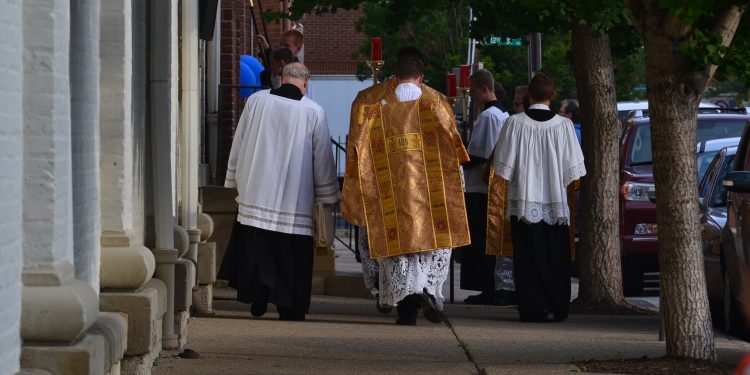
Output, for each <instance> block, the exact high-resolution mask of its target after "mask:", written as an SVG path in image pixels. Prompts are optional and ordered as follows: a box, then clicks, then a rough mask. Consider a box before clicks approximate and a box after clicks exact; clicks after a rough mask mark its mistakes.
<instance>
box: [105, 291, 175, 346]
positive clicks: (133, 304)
mask: <svg viewBox="0 0 750 375" xmlns="http://www.w3.org/2000/svg"><path fill="white" fill-rule="evenodd" d="M99 298H100V309H101V310H102V311H112V312H122V313H124V314H126V315H127V317H128V339H127V350H126V351H125V355H128V356H133V355H142V354H150V353H152V352H153V351H156V352H157V353H158V351H157V350H155V349H157V348H158V349H159V350H160V349H161V329H160V328H161V316H160V315H159V314H158V313H159V296H158V292H157V290H156V289H152V288H143V289H141V290H140V291H137V292H121V293H120V292H102V293H101V294H100V297H99Z"/></svg>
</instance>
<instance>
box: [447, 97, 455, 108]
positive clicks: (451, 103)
mask: <svg viewBox="0 0 750 375" xmlns="http://www.w3.org/2000/svg"><path fill="white" fill-rule="evenodd" d="M445 99H446V100H448V104H450V105H451V108H453V107H455V106H456V102H458V96H446V97H445Z"/></svg>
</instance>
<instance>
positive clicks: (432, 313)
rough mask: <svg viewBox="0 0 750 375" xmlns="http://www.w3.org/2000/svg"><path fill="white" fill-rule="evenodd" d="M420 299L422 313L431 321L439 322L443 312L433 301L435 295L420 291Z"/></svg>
mask: <svg viewBox="0 0 750 375" xmlns="http://www.w3.org/2000/svg"><path fill="white" fill-rule="evenodd" d="M420 297H421V298H422V300H421V301H420V304H421V307H422V315H424V318H425V319H427V320H428V321H429V322H431V323H440V322H442V321H443V314H442V313H441V312H440V310H438V308H437V305H436V303H435V297H433V296H432V295H431V294H429V293H427V292H422V294H421V295H420Z"/></svg>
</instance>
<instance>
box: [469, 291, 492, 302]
mask: <svg viewBox="0 0 750 375" xmlns="http://www.w3.org/2000/svg"><path fill="white" fill-rule="evenodd" d="M464 303H465V304H467V305H494V304H495V294H494V293H488V292H482V293H480V294H477V295H474V296H468V297H466V299H464Z"/></svg>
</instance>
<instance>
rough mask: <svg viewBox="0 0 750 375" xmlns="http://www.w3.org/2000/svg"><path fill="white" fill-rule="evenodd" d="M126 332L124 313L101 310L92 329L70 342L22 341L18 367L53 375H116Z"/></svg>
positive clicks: (117, 374)
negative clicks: (63, 343)
mask: <svg viewBox="0 0 750 375" xmlns="http://www.w3.org/2000/svg"><path fill="white" fill-rule="evenodd" d="M126 332H127V321H126V318H125V317H124V316H122V315H119V314H109V313H101V314H99V318H98V319H97V320H96V322H95V323H94V325H93V326H92V328H91V329H90V330H88V331H86V333H85V334H84V335H83V337H82V338H81V339H80V340H78V341H76V342H75V343H73V344H70V345H59V344H56V345H50V344H49V343H28V342H27V343H24V346H23V348H22V351H21V367H23V368H30V369H40V370H46V371H49V372H51V373H53V374H56V375H96V374H111V375H119V373H120V371H119V370H120V361H121V360H122V357H123V352H124V349H125V337H126V336H127V334H126Z"/></svg>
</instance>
